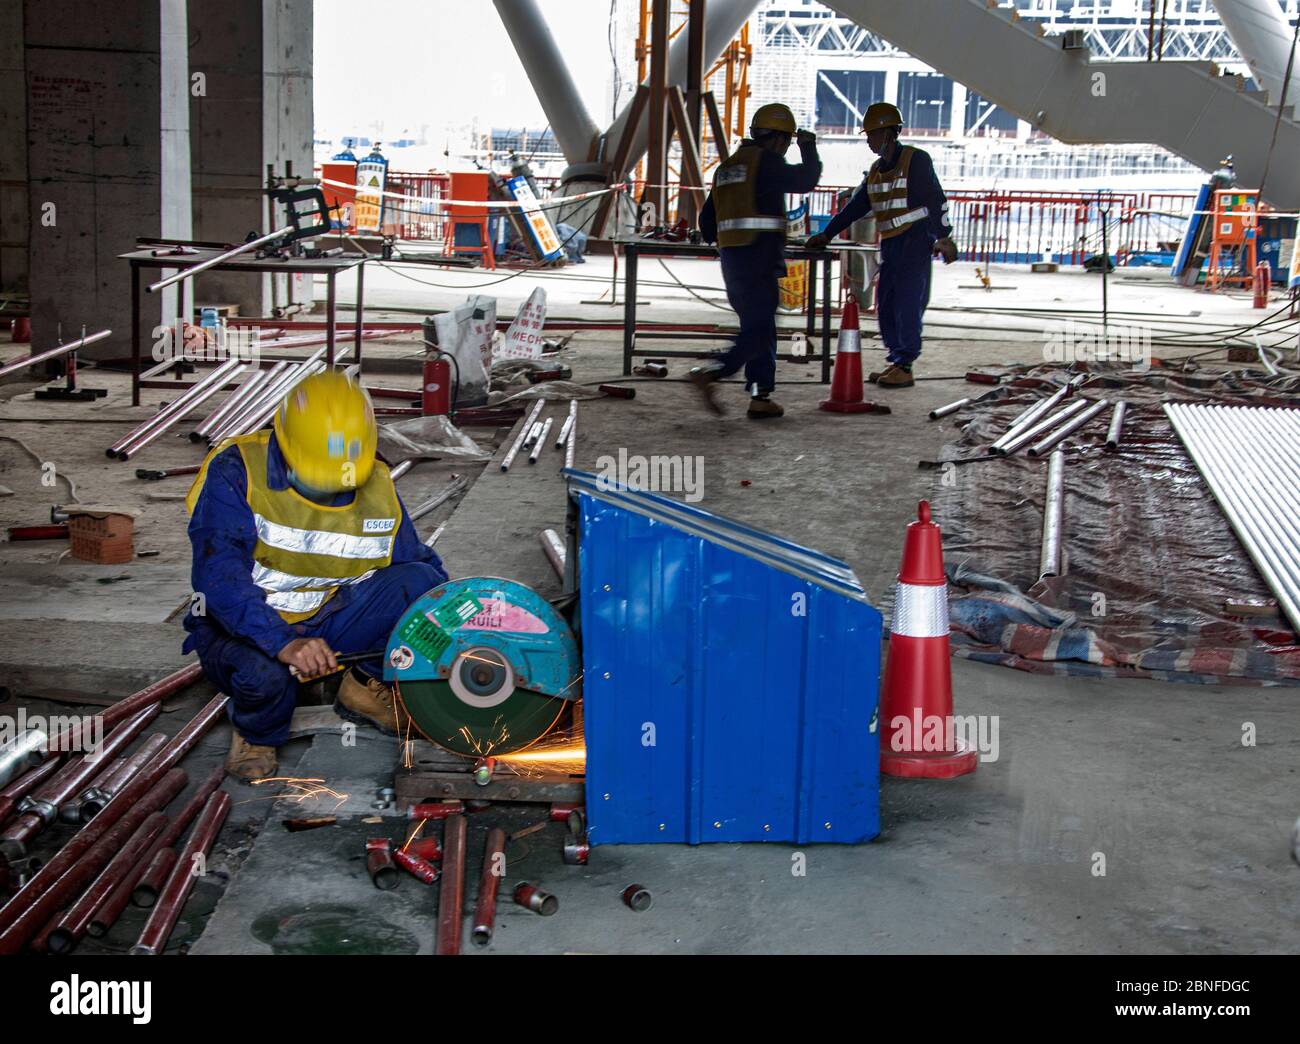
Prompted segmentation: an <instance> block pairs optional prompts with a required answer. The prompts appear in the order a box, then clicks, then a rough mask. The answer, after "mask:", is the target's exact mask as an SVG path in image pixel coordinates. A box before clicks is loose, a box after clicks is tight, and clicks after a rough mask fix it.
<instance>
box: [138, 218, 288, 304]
mask: <svg viewBox="0 0 1300 1044" xmlns="http://www.w3.org/2000/svg"><path fill="white" fill-rule="evenodd" d="M292 231H293V226H292V225H285V226H284V228H277V229H276V230H275V231H274V232H268V233H267V234H266V235H264V236H258V237H257V238H256V239H250V240H249V241H248V242H247V243H241V244H240V245H239V246H237V247H234V248H233V249H231V250H227V251H225V252H224V253H220V254H217V255H216V256H215V257H210V258H208V259H207V260H206V261H200V262H199V263H198V264H196V265H189V266H187V267H185V268H182V269H181V270H180V271H178V272H177V273H176V274H175V275H169V276H167V277H166V278H165V279H159V280H158V281H157V282H156V283H150V284H149V285H148V286H146V287H145V288H144V289H145V293H149V294H156V293H157V292H158V291H159V290H165V289H167V287H169V286H172V285H173V284H175V283H180V282H183V281H184V280H186V279H193V278H194V277H195V276H196V275H198V274H199V273H200V272H206V271H207V270H208V269H209V268H213V267H215V266H216V265H220V264H224V263H225V262H227V261H229V260H230V259H231V258H232V257H239V255H240V254H247V253H248V252H249V251H250V250H256V249H257V248H258V247H262V246H266V244H267V243H273V242H275V240H277V239H280V238H282V237H283V236H287V235H289V233H291V232H292Z"/></svg>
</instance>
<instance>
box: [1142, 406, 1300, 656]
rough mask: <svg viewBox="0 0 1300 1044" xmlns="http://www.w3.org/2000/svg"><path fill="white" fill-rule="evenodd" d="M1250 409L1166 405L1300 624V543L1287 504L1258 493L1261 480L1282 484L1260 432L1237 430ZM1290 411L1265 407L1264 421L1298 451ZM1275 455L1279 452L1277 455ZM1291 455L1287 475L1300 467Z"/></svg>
mask: <svg viewBox="0 0 1300 1044" xmlns="http://www.w3.org/2000/svg"><path fill="white" fill-rule="evenodd" d="M1251 409H1252V408H1250V407H1231V408H1229V407H1219V408H1217V409H1211V408H1206V407H1197V406H1194V405H1191V404H1186V403H1166V404H1165V406H1164V410H1165V414H1166V416H1168V417H1169V420H1170V423H1171V424H1172V425H1173V427H1174V430H1175V431H1176V432H1177V433H1178V437H1179V438H1180V439H1182V441H1183V445H1184V446H1186V447H1187V452H1188V454H1189V455H1190V456H1191V458H1192V461H1193V462H1194V463H1195V464H1196V467H1197V469H1198V470H1199V471H1200V473H1201V476H1202V478H1204V479H1205V483H1206V485H1207V486H1208V487H1209V489H1210V492H1211V493H1212V494H1213V495H1214V498H1215V500H1217V501H1218V503H1219V508H1220V510H1222V511H1223V514H1224V517H1225V518H1226V519H1227V520H1228V524H1229V525H1230V526H1231V527H1232V530H1233V532H1234V533H1236V535H1237V539H1238V540H1240V541H1241V543H1242V545H1243V546H1244V547H1245V549H1246V552H1247V554H1249V555H1250V557H1251V560H1252V561H1253V562H1254V563H1255V567H1256V568H1257V569H1258V570H1259V572H1260V574H1261V575H1262V576H1263V578H1264V580H1265V582H1266V583H1267V584H1268V585H1269V587H1270V588H1271V589H1272V591H1273V594H1274V595H1275V596H1276V597H1277V600H1278V604H1279V606H1280V607H1281V608H1282V610H1283V612H1284V613H1285V614H1286V617H1287V619H1288V620H1289V621H1290V623H1291V626H1292V627H1294V628H1296V629H1297V630H1300V547H1298V546H1297V542H1296V540H1295V538H1294V537H1293V536H1291V535H1290V534H1289V533H1288V532H1287V531H1286V525H1285V522H1286V519H1285V515H1286V509H1284V510H1282V511H1279V510H1277V509H1276V506H1275V505H1274V504H1272V503H1269V502H1268V500H1269V498H1264V502H1263V503H1261V500H1260V497H1259V490H1260V489H1261V485H1262V486H1263V487H1265V488H1267V489H1268V491H1269V495H1270V497H1275V496H1278V495H1279V493H1281V487H1280V486H1279V483H1278V481H1277V480H1276V478H1275V476H1273V467H1270V466H1266V465H1265V460H1264V458H1262V456H1261V455H1260V454H1258V453H1257V451H1256V446H1255V443H1256V442H1257V441H1258V435H1257V434H1256V432H1251V433H1250V435H1251V437H1249V438H1246V437H1243V435H1242V432H1241V431H1240V430H1234V426H1235V425H1237V424H1239V423H1240V422H1241V420H1242V413H1243V412H1245V411H1249V410H1251ZM1291 412H1292V411H1290V410H1275V411H1274V410H1266V411H1265V410H1261V413H1262V414H1266V415H1267V416H1268V419H1267V421H1265V422H1264V423H1265V424H1267V425H1269V426H1270V427H1275V430H1276V432H1277V433H1278V435H1280V436H1282V437H1285V438H1286V439H1287V442H1286V449H1287V450H1289V451H1292V452H1293V451H1294V447H1295V445H1296V442H1295V432H1296V428H1295V425H1294V423H1293V418H1290V417H1288V416H1286V415H1287V414H1289V413H1291ZM1261 419H1262V418H1261ZM1283 433H1285V434H1284V435H1283ZM1275 437H1277V436H1275ZM1272 459H1273V460H1274V461H1276V460H1277V459H1278V458H1277V456H1276V455H1274V456H1273V457H1272ZM1290 459H1291V460H1292V464H1291V465H1290V466H1289V467H1288V468H1287V476H1288V477H1287V481H1290V480H1291V478H1292V477H1293V476H1294V475H1295V474H1296V473H1297V472H1298V471H1300V466H1298V465H1297V464H1296V463H1295V462H1294V458H1290ZM1270 479H1272V481H1270Z"/></svg>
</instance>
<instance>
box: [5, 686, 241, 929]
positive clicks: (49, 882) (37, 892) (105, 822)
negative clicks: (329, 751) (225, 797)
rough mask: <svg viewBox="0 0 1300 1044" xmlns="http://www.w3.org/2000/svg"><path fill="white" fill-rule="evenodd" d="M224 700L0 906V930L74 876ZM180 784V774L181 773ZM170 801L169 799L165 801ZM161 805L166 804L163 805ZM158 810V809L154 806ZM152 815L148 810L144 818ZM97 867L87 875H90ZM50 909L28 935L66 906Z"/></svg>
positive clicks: (201, 713)
mask: <svg viewBox="0 0 1300 1044" xmlns="http://www.w3.org/2000/svg"><path fill="white" fill-rule="evenodd" d="M228 702H229V701H228V699H227V697H225V696H222V695H217V696H214V697H213V698H212V699H211V700H209V701H208V703H207V704H205V705H204V706H203V708H202V709H201V710H200V711H199V712H198V714H196V715H195V716H194V717H193V718H192V719H190V721H189V723H188V724H187V725H186V726H185V727H184V728H183V729H181V731H180V732H178V733H177V734H176V735H175V736H173V737H172V739H171V742H169V743H168V744H167V746H165V747H163V749H162V750H160V751H159V752H158V753H157V754H156V755H155V756H154V759H153V760H152V761H151V762H149V764H148V765H146V766H145V767H144V769H143V771H141V772H140V774H139V775H137V776H136V777H135V778H134V779H133V780H131V782H130V783H128V784H127V785H126V786H125V787H124V788H122V790H121V791H120V792H119V793H118V794H117V796H116V797H114V798H113V800H111V801H110V802H109V803H108V804H107V805H105V806H104V808H103V811H101V812H100V813H99V815H97V816H96V817H95V818H94V819H92V820H91V821H90V822H89V823H87V824H86V825H85V826H84V827H82V828H81V829H80V830H79V831H77V833H76V835H75V836H74V837H73V838H72V839H71V840H70V841H68V843H67V844H65V845H64V846H63V847H62V848H61V849H59V851H58V853H57V854H56V855H54V856H53V857H52V858H51V859H50V861H49V862H48V863H46V864H45V865H44V866H42V867H41V868H40V869H39V870H38V871H36V874H35V875H34V876H33V877H32V879H31V880H30V881H28V882H27V884H26V885H24V886H23V887H22V888H21V889H20V890H19V891H18V892H17V893H16V894H15V895H14V896H13V897H12V898H11V899H10V900H9V902H7V903H5V904H4V906H0V930H3V929H6V928H8V927H9V926H10V925H12V924H14V923H15V922H17V921H18V920H19V919H20V918H22V917H25V916H26V914H27V911H29V910H31V909H35V908H38V907H40V904H42V903H44V902H45V899H46V896H47V895H48V894H49V893H50V892H51V891H52V890H53V889H54V888H56V887H58V886H59V884H60V882H61V881H62V880H63V878H64V877H65V876H66V875H71V874H74V873H75V872H76V871H77V867H78V861H79V860H80V859H81V857H82V856H83V855H85V854H86V852H87V851H88V850H89V849H90V848H91V846H93V845H94V844H95V843H96V842H97V841H99V839H100V838H101V837H103V836H104V835H105V834H106V833H108V831H109V830H110V829H111V828H112V826H113V825H114V824H115V823H116V822H117V821H118V820H119V819H122V818H123V817H124V816H125V815H127V814H129V812H130V811H131V810H134V808H136V807H137V803H138V802H140V801H141V798H142V797H143V796H144V795H145V794H146V793H148V792H150V790H151V788H152V787H154V785H155V784H156V783H158V781H159V780H160V779H162V778H163V776H164V774H165V773H166V772H167V771H168V770H169V769H170V768H171V767H172V766H173V765H175V764H176V762H178V761H180V759H181V758H183V757H184V756H185V754H186V752H187V751H189V749H190V748H191V747H192V746H194V744H195V743H197V742H198V741H199V739H200V738H201V737H202V736H203V734H204V733H205V732H207V730H208V729H210V728H211V727H212V725H213V723H214V722H215V721H216V720H217V719H218V718H219V717H221V716H222V715H223V714H224V713H225V709H226V704H227V703H228ZM181 777H182V782H183V780H184V773H181ZM168 800H170V797H169V798H168ZM163 804H164V805H165V804H166V802H164V803H163ZM158 807H159V808H161V807H162V805H160V806H158ZM152 811H154V809H152V808H149V809H147V810H146V812H145V814H146V815H147V814H148V813H149V812H152ZM141 818H143V816H142V817H141ZM97 870H98V867H96V868H94V869H92V870H91V871H90V872H91V873H94V872H96V871H97ZM55 902H56V903H57V905H54V906H53V907H52V908H51V907H49V906H47V907H44V910H45V914H44V917H43V918H41V919H40V920H38V921H37V923H35V924H32V925H31V932H32V933H33V934H34V933H35V932H36V931H37V929H38V928H39V927H40V926H41V925H42V924H44V923H45V921H46V920H48V919H49V917H50V915H51V914H53V913H54V910H56V909H61V908H62V907H63V906H66V905H67V903H66V902H58V900H57V898H56V900H55ZM24 941H25V939H24Z"/></svg>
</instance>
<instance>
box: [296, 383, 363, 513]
mask: <svg viewBox="0 0 1300 1044" xmlns="http://www.w3.org/2000/svg"><path fill="white" fill-rule="evenodd" d="M378 438H379V436H378V432H377V430H376V428H375V408H374V406H373V405H371V402H370V395H369V394H368V393H367V392H366V390H365V389H364V388H363V387H361V385H360V384H358V383H357V382H356V381H355V380H353V379H352V378H351V377H349V376H348V375H347V374H345V373H344V372H343V371H342V370H325V371H323V372H321V373H317V374H313V375H312V376H310V377H308V378H307V379H306V380H304V381H302V382H301V383H300V384H299V385H298V386H297V387H296V388H294V389H293V390H292V391H290V392H289V394H288V395H286V396H285V398H284V402H283V403H281V404H280V408H279V409H278V410H276V411H275V439H276V441H277V442H278V443H279V444H280V452H281V453H283V454H284V460H285V463H286V464H288V465H289V473H290V477H291V478H292V479H293V480H294V483H295V485H302V486H305V487H307V488H308V489H311V490H316V491H318V492H321V493H341V492H343V491H344V490H345V489H359V488H360V487H361V486H364V485H365V484H366V482H367V480H368V479H369V478H370V473H371V471H372V470H374V466H375V445H376V443H377V442H378Z"/></svg>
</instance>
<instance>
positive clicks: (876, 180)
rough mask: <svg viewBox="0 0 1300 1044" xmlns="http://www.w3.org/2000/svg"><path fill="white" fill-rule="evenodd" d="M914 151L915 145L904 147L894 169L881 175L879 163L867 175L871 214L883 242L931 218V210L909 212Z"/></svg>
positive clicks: (923, 208)
mask: <svg viewBox="0 0 1300 1044" xmlns="http://www.w3.org/2000/svg"><path fill="white" fill-rule="evenodd" d="M914 152H916V149H914V148H912V146H910V145H904V146H902V149H901V151H900V154H899V157H898V163H896V164H895V165H894V168H893V169H892V170H890V171H889V172H888V173H882V172H881V170H880V161H879V160H877V161H876V163H875V165H874V166H873V167H872V168H871V170H870V171H869V172H868V173H867V195H868V196H870V197H871V213H872V214H873V215H875V218H876V230H877V231H878V232H879V234H880V238H881V239H891V238H893V237H894V236H897V235H901V234H902V233H904V232H906V231H907V230H908V229H909V228H911V227H912V226H913V225H914V224H915V223H916V222H918V221H923V220H924V219H925V218H927V217H929V216H930V209H929V207H915V208H913V209H912V210H908V209H907V171H908V168H910V167H911V165H912V154H913V153H914Z"/></svg>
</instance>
